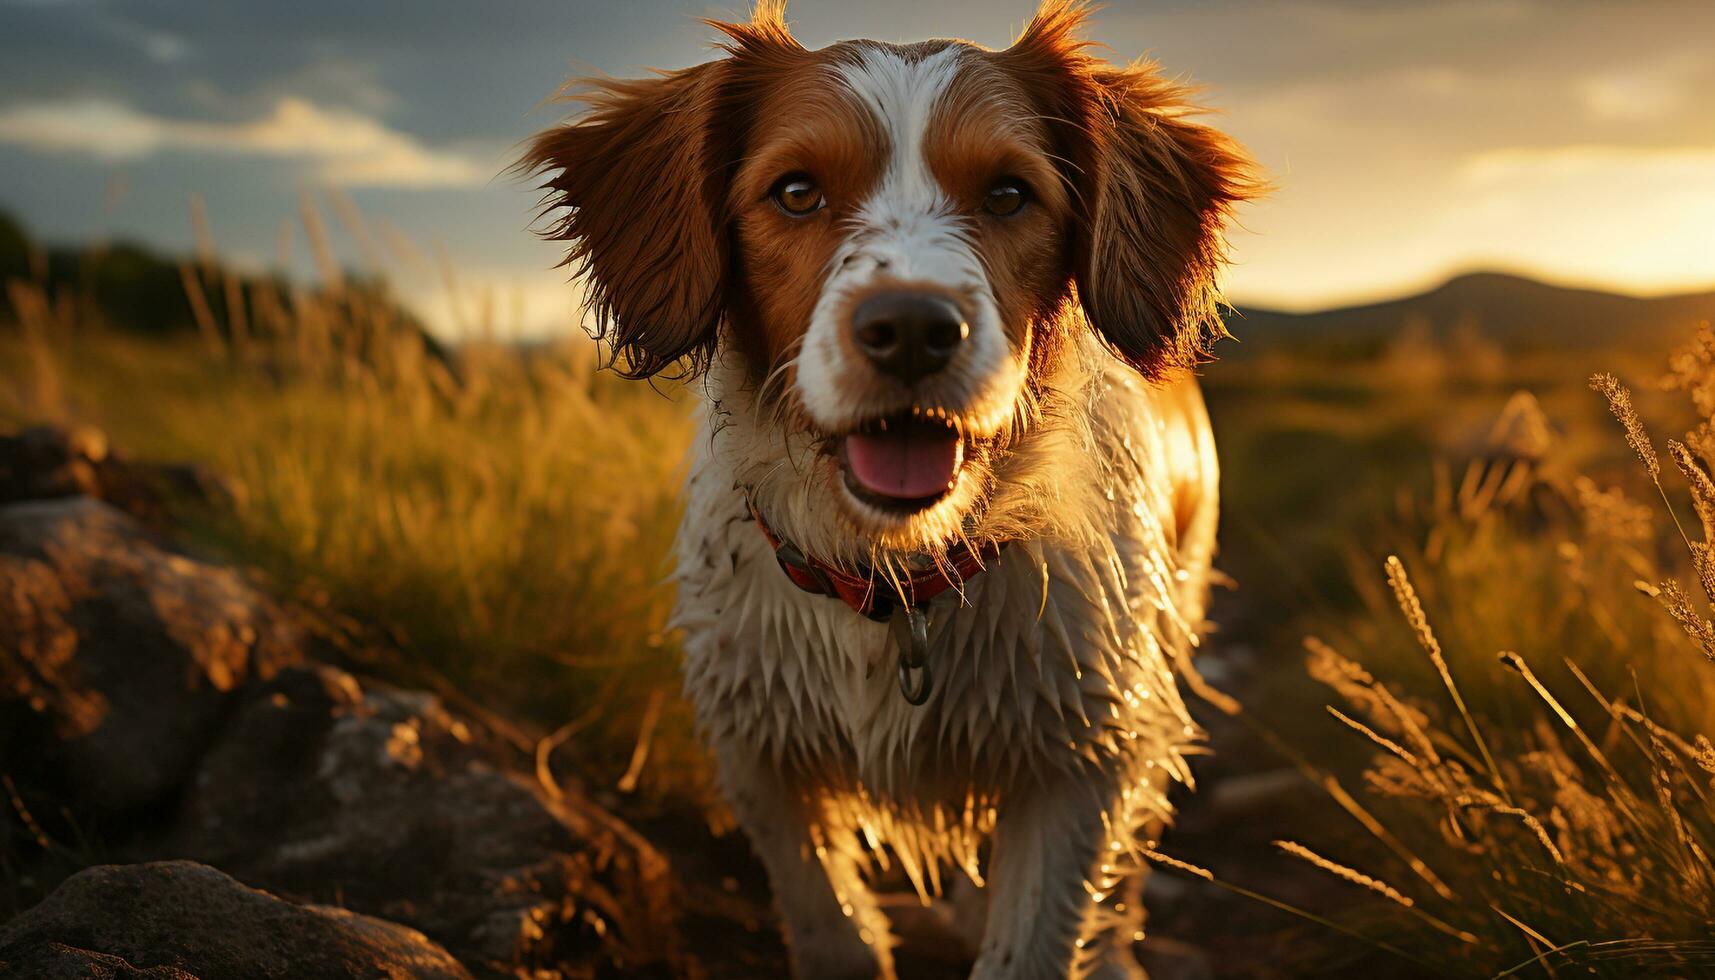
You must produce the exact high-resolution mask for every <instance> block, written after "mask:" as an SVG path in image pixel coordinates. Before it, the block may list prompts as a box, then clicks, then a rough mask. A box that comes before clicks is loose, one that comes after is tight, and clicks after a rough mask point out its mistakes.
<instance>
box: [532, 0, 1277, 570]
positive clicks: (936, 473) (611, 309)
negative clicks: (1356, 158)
mask: <svg viewBox="0 0 1715 980" xmlns="http://www.w3.org/2000/svg"><path fill="white" fill-rule="evenodd" d="M1084 16H1085V8H1083V7H1082V6H1081V5H1078V4H1072V3H1064V2H1055V0H1051V2H1049V3H1047V4H1046V5H1045V6H1044V7H1043V8H1042V10H1041V11H1040V12H1038V14H1037V15H1036V17H1035V18H1034V19H1033V20H1032V22H1031V23H1030V25H1029V26H1028V27H1027V28H1026V29H1025V31H1024V33H1023V35H1022V36H1021V37H1020V38H1019V39H1018V41H1017V42H1016V43H1014V44H1013V45H1012V46H1011V47H1009V48H1007V49H1006V50H1004V51H990V50H986V49H983V48H980V47H978V46H976V45H973V44H969V43H966V42H962V41H928V42H924V43H921V44H913V45H893V44H881V43H876V42H871V41H851V42H843V43H839V44H835V45H832V46H829V47H827V48H823V49H821V50H818V51H809V50H806V49H804V48H803V47H802V46H800V45H799V44H798V43H797V42H796V41H794V40H793V39H792V37H791V35H790V34H789V33H788V32H787V30H786V27H785V23H784V20H783V19H782V13H781V4H779V3H765V4H763V5H761V6H759V8H758V10H757V13H756V16H755V17H754V19H753V20H752V21H751V22H750V23H747V24H725V23H716V24H714V26H715V27H716V28H718V29H719V30H721V31H722V32H724V33H725V34H726V35H727V37H728V38H729V39H730V40H729V41H728V43H726V44H725V46H724V50H725V52H726V56H725V57H723V58H721V59H719V60H716V61H713V62H710V63H707V64H703V65H699V66H697V67H694V68H689V69H685V70H683V71H678V72H673V73H669V74H665V75H662V76H660V77H657V78H652V79H648V80H643V81H612V80H604V81H600V82H596V83H591V86H590V88H589V90H588V93H587V95H586V98H587V101H588V102H589V105H590V108H589V111H588V112H587V113H586V114H584V115H583V116H582V117H581V118H579V119H577V120H575V121H573V122H571V123H569V124H567V125H565V126H562V127H560V128H556V129H552V130H549V131H547V132H545V133H543V134H541V135H540V136H538V137H537V138H536V140H535V141H534V143H533V144H532V145H531V147H530V149H529V151H528V153H527V154H526V157H525V159H524V161H523V162H522V166H523V167H524V168H525V169H526V170H528V171H531V172H537V173H542V174H545V175H546V176H547V181H546V184H545V187H546V189H547V191H548V196H547V198H546V200H545V204H546V205H547V208H548V210H550V211H558V219H557V221H556V223H555V224H554V225H553V226H552V227H551V228H550V229H549V231H548V234H549V235H550V236H551V237H553V238H557V239H561V240H565V241H567V242H569V243H570V249H569V254H568V258H567V261H568V263H571V264H572V265H574V266H575V267H576V268H577V269H578V270H579V271H580V272H581V274H582V275H583V276H584V277H585V279H586V282H587V287H588V289H589V292H590V296H591V298H592V301H593V307H594V311H595V314H596V320H597V324H598V330H599V334H600V336H601V338H602V339H603V340H604V341H605V342H606V343H608V344H609V345H611V349H612V351H613V352H614V353H615V355H616V359H615V364H616V367H617V369H618V370H620V371H621V372H623V373H626V374H629V375H632V376H636V377H647V376H652V375H655V374H657V373H660V372H663V371H666V370H669V369H675V368H676V369H679V370H681V371H684V372H689V373H695V372H697V371H700V370H703V369H705V368H706V367H707V366H708V365H709V363H710V361H711V360H712V359H713V358H715V357H716V356H717V352H718V354H719V356H720V357H721V359H722V361H723V363H725V362H726V361H727V359H728V356H729V355H730V356H731V357H732V358H736V359H737V360H738V362H739V363H741V364H742V369H741V370H742V373H743V374H745V375H746V376H747V377H748V379H749V386H750V389H751V391H752V393H753V395H754V396H755V398H756V399H757V404H758V405H759V406H761V408H762V411H763V412H765V413H766V414H768V415H770V416H771V417H772V418H773V419H774V420H776V421H778V423H779V424H780V425H782V426H784V427H785V428H786V430H787V433H786V435H787V436H789V437H790V436H796V437H798V440H797V441H798V442H799V443H800V444H802V445H805V446H807V447H809V452H810V453H811V454H812V455H813V457H814V458H813V459H812V460H810V461H809V465H807V466H798V465H796V464H795V465H794V467H793V472H795V473H799V474H800V478H801V479H803V480H807V481H809V484H808V485H807V489H809V490H811V491H814V492H816V493H820V494H825V496H826V497H827V508H828V509H829V510H830V511H832V512H835V513H837V514H839V515H840V519H841V521H842V522H843V524H844V526H845V527H847V528H850V529H852V530H854V531H855V532H857V534H859V535H861V536H866V537H867V538H868V539H869V540H870V541H871V543H872V544H874V543H879V544H880V545H881V546H882V547H888V548H901V549H908V550H933V549H935V548H936V547H939V546H943V545H945V544H946V542H948V541H949V540H950V539H951V538H952V537H954V536H955V535H957V534H959V533H960V532H961V531H962V530H964V529H965V528H966V527H967V525H968V523H969V521H970V520H971V518H972V515H974V514H977V513H980V512H981V511H982V510H983V509H984V508H985V507H987V506H989V505H990V503H991V501H990V500H989V499H988V498H989V496H990V495H991V494H992V493H993V492H994V484H995V480H994V472H995V469H996V467H997V466H1000V465H1002V464H1003V462H1004V458H1005V456H1006V454H1007V451H1008V448H1009V446H1011V445H1013V444H1015V443H1016V442H1017V440H1019V439H1020V438H1021V437H1022V434H1023V433H1024V432H1026V431H1028V430H1029V429H1030V427H1031V425H1032V422H1033V420H1034V418H1035V416H1036V414H1037V411H1038V406H1039V404H1040V398H1041V395H1042V391H1041V387H1042V385H1043V384H1044V383H1045V379H1047V378H1049V377H1050V376H1051V375H1052V374H1053V372H1054V371H1055V369H1056V366H1057V363H1058V362H1059V361H1060V360H1061V359H1063V358H1064V357H1065V356H1066V352H1067V351H1068V350H1070V349H1072V348H1073V347H1075V346H1076V344H1075V341H1076V340H1077V337H1076V334H1077V333H1078V332H1081V331H1085V330H1090V331H1093V332H1094V334H1095V335H1096V336H1097V337H1099V338H1100V340H1101V341H1102V342H1103V343H1104V344H1105V345H1106V346H1107V348H1108V349H1109V350H1110V351H1111V352H1112V353H1113V354H1114V355H1116V356H1117V357H1119V358H1121V359H1123V360H1124V361H1125V362H1126V363H1128V364H1130V365H1131V366H1132V367H1134V368H1135V369H1136V370H1137V371H1139V372H1140V373H1141V374H1143V375H1144V376H1145V377H1147V378H1149V379H1151V380H1158V379H1161V378H1162V377H1163V376H1165V375H1168V374H1169V373H1171V372H1174V371H1176V370H1178V369H1181V368H1184V367H1186V366H1188V365H1190V364H1192V363H1194V362H1195V361H1196V360H1198V359H1199V358H1200V357H1201V356H1203V355H1204V354H1205V353H1206V351H1207V349H1208V347H1209V346H1210V344H1211V343H1212V342H1213V341H1214V340H1215V339H1216V338H1217V337H1218V336H1219V335H1220V332H1221V326H1220V320H1219V318H1218V315H1217V313H1216V309H1215V307H1216V293H1215V274H1216V271H1217V267H1218V266H1219V264H1220V261H1221V258H1222V253H1223V238H1222V233H1223V226H1224V224H1225V222H1226V220H1227V218H1228V216H1229V212H1230V209H1231V207H1232V205H1233V204H1234V203H1235V202H1236V201H1238V200H1240V199H1241V198H1243V197H1244V196H1245V194H1246V192H1247V190H1248V189H1249V187H1250V186H1251V185H1250V183H1249V180H1248V163H1247V161H1246V159H1245V157H1244V155H1243V154H1242V152H1241V151H1240V150H1239V149H1238V148H1237V147H1236V146H1235V145H1234V144H1233V143H1231V142H1230V141H1229V140H1227V139H1226V138H1225V137H1224V136H1222V135H1220V134H1219V133H1217V132H1216V131H1214V130H1212V129H1209V128H1207V127H1204V126H1201V125H1198V124H1196V123H1194V122H1191V121H1189V120H1188V119H1187V118H1186V113H1187V111H1188V110H1187V106H1186V103H1185V95H1186V93H1185V91H1184V90H1183V89H1182V88H1181V87H1179V86H1178V85H1176V84H1174V83H1172V82H1170V81H1167V80H1165V79H1163V78H1162V77H1161V76H1160V75H1159V74H1158V73H1157V71H1156V70H1155V68H1154V67H1153V66H1150V65H1138V66H1133V67H1128V68H1117V67H1113V66H1110V65H1108V64H1106V63H1104V62H1102V61H1099V60H1097V59H1095V58H1093V57H1092V56H1090V54H1089V53H1088V51H1087V47H1088V45H1087V44H1086V43H1085V42H1084V41H1082V40H1080V39H1079V38H1078V36H1077V34H1076V30H1077V28H1078V27H1079V25H1080V22H1081V21H1082V19H1083V18H1084ZM786 441H789V440H782V442H786Z"/></svg>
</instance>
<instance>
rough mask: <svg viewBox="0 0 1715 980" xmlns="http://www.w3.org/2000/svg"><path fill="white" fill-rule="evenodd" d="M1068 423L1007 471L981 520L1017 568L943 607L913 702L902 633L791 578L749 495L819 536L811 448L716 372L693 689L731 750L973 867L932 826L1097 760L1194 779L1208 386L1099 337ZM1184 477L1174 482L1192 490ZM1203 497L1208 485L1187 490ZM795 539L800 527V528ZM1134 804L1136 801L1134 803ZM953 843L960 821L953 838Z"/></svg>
mask: <svg viewBox="0 0 1715 980" xmlns="http://www.w3.org/2000/svg"><path fill="white" fill-rule="evenodd" d="M1083 353H1084V356H1083V357H1082V358H1080V360H1081V361H1082V362H1083V364H1084V365H1086V366H1087V368H1088V370H1087V371H1083V372H1073V374H1072V380H1071V381H1070V382H1069V388H1068V389H1067V390H1062V391H1059V392H1057V393H1056V394H1055V396H1054V397H1055V398H1056V399H1058V400H1059V402H1058V407H1059V409H1060V410H1061V411H1060V412H1058V413H1055V414H1058V415H1059V416H1060V418H1059V420H1058V421H1056V422H1054V423H1052V425H1051V426H1049V425H1045V427H1044V429H1043V430H1042V431H1038V432H1035V433H1033V434H1032V437H1031V439H1030V440H1029V442H1028V448H1027V449H1021V450H1020V451H1019V452H1018V453H1016V454H1015V455H1014V456H1013V457H1012V458H1011V459H1010V460H1008V461H1007V462H1006V463H1005V464H1004V465H1003V466H1001V467H1000V468H999V469H998V471H997V473H998V479H999V481H1000V482H1001V484H1003V485H1002V486H1001V487H999V488H998V489H997V492H996V494H995V499H996V501H997V506H996V507H995V508H994V509H993V510H992V511H991V512H989V513H987V514H985V515H984V518H983V526H982V527H981V528H980V530H981V531H982V532H984V533H992V534H994V535H995V536H996V537H998V538H1001V539H1003V540H1007V541H1008V544H1007V546H1006V548H1005V550H1004V551H1003V552H1002V554H1001V556H1000V558H999V559H998V560H995V561H993V562H991V563H990V565H989V567H988V569H987V570H986V571H984V572H982V573H981V574H979V575H977V576H975V577H974V578H973V579H971V580H970V581H969V582H968V583H966V585H965V589H964V597H963V602H962V603H961V601H960V597H959V595H958V594H957V593H955V592H948V593H944V594H943V595H942V596H941V597H939V598H938V599H937V600H936V601H934V602H933V603H931V604H930V606H929V612H930V619H931V631H930V649H931V666H932V670H933V672H934V677H935V681H934V689H933V692H932V694H931V696H930V699H929V701H928V702H927V703H926V704H924V705H922V706H920V707H913V706H912V705H910V704H909V703H907V702H906V700H905V698H904V697H903V696H902V695H901V693H900V690H899V686H898V681H897V678H896V673H895V669H896V666H895V657H896V649H895V647H894V646H893V645H892V642H891V638H890V634H889V630H888V627H887V626H886V625H884V624H880V623H875V622H871V621H869V620H866V619H864V618H862V617H860V616H858V615H857V614H855V613H854V612H852V610H851V609H849V608H847V607H846V606H845V605H844V604H843V603H841V602H839V601H836V600H834V599H830V598H826V597H822V596H817V595H812V594H807V593H805V592H802V591H800V590H799V589H798V587H797V586H795V585H794V584H793V583H792V582H791V581H790V580H789V579H788V578H787V577H786V576H785V575H784V574H783V573H782V572H781V570H780V569H779V567H778V566H777V564H776V562H775V558H774V554H773V550H772V548H771V547H770V545H769V544H768V542H767V540H766V539H765V537H764V536H763V534H762V533H761V532H760V531H759V529H758V528H757V527H756V525H755V524H754V523H753V522H752V520H751V518H750V515H749V512H748V510H747V505H746V494H747V493H748V494H749V495H750V497H751V498H752V499H754V500H755V501H756V504H757V506H758V507H759V509H761V510H762V512H763V513H764V514H766V515H767V516H768V519H769V521H770V523H771V525H772V526H774V527H775V528H776V530H778V531H779V532H780V533H782V534H784V535H786V536H787V537H788V538H789V539H793V533H794V531H795V530H796V529H798V528H806V529H807V528H810V527H812V526H814V525H815V523H816V522H814V521H812V520H809V519H808V515H807V513H806V512H805V509H806V508H814V507H819V506H820V507H831V506H833V502H832V501H825V502H824V501H816V500H813V499H808V498H807V497H806V496H804V495H802V494H800V493H799V489H798V488H800V487H802V486H804V485H806V484H807V483H813V482H814V481H806V480H804V479H803V478H802V476H801V474H798V473H796V472H795V470H794V468H795V467H803V466H808V465H817V464H820V463H825V462H826V461H825V460H821V459H817V458H815V457H814V456H813V455H812V456H810V457H809V458H807V459H806V458H803V457H797V456H795V454H794V453H793V452H792V448H793V447H791V446H790V444H789V443H786V442H783V439H784V437H783V436H782V435H781V434H780V433H779V431H778V430H774V429H773V428H772V427H771V426H769V425H767V424H765V423H764V421H763V420H764V419H765V416H764V415H763V414H761V413H757V412H755V411H753V409H752V407H751V405H750V404H749V403H748V402H746V400H745V395H744V394H743V392H742V390H740V389H739V386H738V385H737V384H736V383H734V385H733V387H731V388H727V387H723V378H722V376H721V374H720V373H719V372H718V371H717V372H716V374H715V375H714V376H713V377H712V378H711V380H710V382H709V384H710V386H711V387H710V401H709V403H708V404H707V405H706V406H705V411H704V412H703V418H702V425H701V428H700V431H699V434H698V436H697V439H696V443H695V448H694V450H693V459H692V465H691V473H690V477H689V485H688V494H687V500H686V514H685V519H684V524H683V526H682V528H681V532H680V538H679V542H678V571H677V580H678V589H679V594H678V609H677V623H678V625H679V626H681V627H682V628H683V629H684V631H685V656H686V663H685V683H686V691H687V693H688V694H689V696H690V697H691V699H692V701H693V702H694V703H695V705H696V708H697V714H698V718H699V723H700V724H701V725H702V726H703V728H704V729H705V732H706V734H707V735H708V736H709V737H710V738H711V739H712V741H714V742H715V743H716V744H724V745H735V744H736V745H743V746H746V747H747V751H750V752H754V753H755V754H756V756H757V757H758V758H759V759H760V760H763V761H765V762H766V764H768V765H771V766H775V767H778V768H780V769H782V770H784V771H789V772H791V773H793V774H795V778H796V780H798V781H800V782H802V783H807V784H809V785H810V787H811V788H813V789H814V790H815V791H816V792H818V793H820V794H823V795H826V796H827V797H829V798H836V797H838V798H842V799H844V800H846V801H847V802H848V804H851V803H852V801H854V800H855V801H857V803H855V804H852V805H856V806H859V807H860V808H861V809H866V810H868V811H873V812H870V813H866V814H861V815H860V819H861V820H862V822H863V823H864V824H865V826H866V828H873V827H877V826H879V827H882V828H883V830H884V834H883V836H887V834H886V833H885V831H887V830H891V831H893V835H892V836H895V837H904V838H908V839H906V840H898V839H895V840H890V841H887V843H892V844H894V845H895V846H896V847H899V846H902V845H903V846H905V847H908V848H912V849H916V850H918V851H920V852H922V853H920V854H919V855H918V857H919V858H920V859H921V860H922V861H923V862H924V863H925V864H928V863H933V862H934V861H935V860H936V859H937V858H940V857H952V858H954V859H955V860H959V862H960V863H965V862H964V860H963V858H964V857H965V855H962V854H958V853H952V852H950V851H949V850H948V847H951V848H952V850H953V851H958V850H963V848H962V847H961V846H960V845H959V844H958V843H957V842H949V843H948V844H947V846H937V845H935V844H934V843H933V842H932V840H931V838H933V837H934V835H930V834H920V833H916V832H914V831H917V830H922V829H925V828H923V827H922V826H921V825H922V824H924V823H926V822H927V823H931V824H942V823H943V822H948V823H950V824H953V825H971V826H975V825H978V824H980V823H981V814H980V813H979V814H972V813H971V812H970V811H971V810H972V809H973V808H976V809H982V808H985V807H992V805H993V803H994V802H995V800H997V799H998V798H999V797H1001V796H1003V795H1004V794H1005V793H1006V792H1007V790H1008V788H1009V787H1010V786H1013V785H1015V784H1017V782H1018V781H1019V780H1032V779H1041V778H1044V777H1046V776H1050V775H1052V774H1054V773H1065V772H1073V771H1076V770H1078V769H1079V768H1080V767H1085V766H1095V767H1097V768H1100V769H1103V770H1106V771H1108V772H1110V773H1112V774H1113V775H1115V776H1118V777H1119V778H1120V780H1121V781H1122V782H1127V783H1129V784H1131V785H1133V786H1134V787H1135V788H1136V795H1135V798H1133V799H1130V800H1128V801H1127V808H1128V812H1127V813H1126V814H1125V815H1124V816H1126V817H1127V818H1129V819H1128V821H1127V822H1132V820H1141V819H1147V818H1148V817H1151V816H1155V817H1160V816H1165V814H1166V811H1167V804H1166V801H1165V799H1163V798H1162V797H1161V796H1160V793H1159V791H1158V790H1157V789H1155V788H1154V787H1158V786H1160V785H1161V784H1162V783H1163V782H1164V781H1163V780H1161V779H1159V778H1152V777H1159V776H1160V773H1151V772H1149V770H1152V769H1161V770H1165V771H1166V773H1168V774H1170V775H1172V776H1175V777H1179V778H1184V777H1185V769H1184V763H1183V759H1182V757H1181V754H1180V752H1181V749H1182V748H1183V747H1184V746H1185V745H1186V744H1187V743H1189V742H1190V741H1191V739H1192V738H1193V737H1194V732H1193V729H1192V727H1191V725H1190V722H1189V720H1188V718H1187V715H1186V712H1185V708H1184V706H1183V704H1182V702H1181V700H1180V697H1179V694H1178V691H1177V688H1176V685H1175V680H1174V672H1173V668H1174V664H1175V662H1176V661H1178V660H1180V658H1183V657H1185V656H1188V654H1189V651H1190V647H1191V646H1192V645H1193V644H1194V643H1195V636H1196V631H1197V628H1198V626H1199V625H1200V622H1201V619H1202V613H1203V595H1204V591H1205V588H1206V577H1207V572H1208V561H1209V557H1210V552H1211V550H1212V542H1213V531H1214V527H1213V523H1214V503H1215V501H1214V491H1213V486H1214V470H1213V466H1214V463H1213V454H1212V445H1211V442H1210V437H1209V433H1208V424H1207V419H1206V417H1205V415H1204V414H1203V409H1202V402H1201V399H1200V397H1199V396H1198V395H1197V393H1196V389H1195V387H1194V386H1192V385H1189V384H1182V385H1179V386H1174V387H1170V388H1166V389H1158V388H1152V387H1150V386H1148V385H1146V384H1145V383H1143V382H1142V381H1140V380H1139V379H1137V377H1136V376H1135V375H1134V374H1132V373H1130V372H1129V371H1128V370H1127V369H1125V368H1123V367H1122V366H1120V365H1118V364H1117V362H1112V361H1111V359H1110V358H1107V357H1106V355H1105V354H1104V353H1103V352H1101V351H1100V350H1099V349H1096V348H1095V347H1094V345H1093V344H1092V345H1087V347H1086V350H1085V351H1084V352H1083ZM1175 481H1177V483H1176V482H1175ZM1187 492H1190V493H1192V494H1194V495H1196V498H1197V499H1191V500H1187V499H1186V494H1187ZM794 540H795V539H794ZM1119 816H1121V815H1120V814H1116V817H1119ZM943 836H944V835H943Z"/></svg>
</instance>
